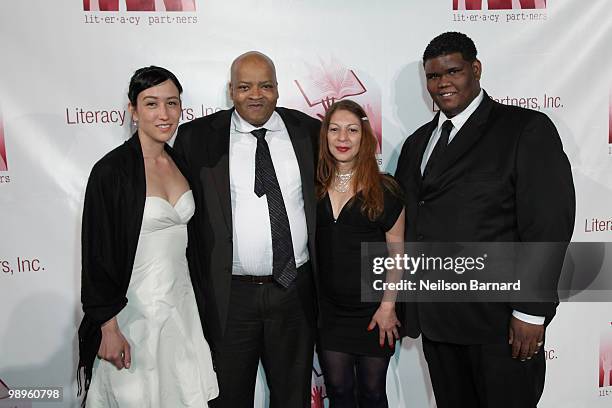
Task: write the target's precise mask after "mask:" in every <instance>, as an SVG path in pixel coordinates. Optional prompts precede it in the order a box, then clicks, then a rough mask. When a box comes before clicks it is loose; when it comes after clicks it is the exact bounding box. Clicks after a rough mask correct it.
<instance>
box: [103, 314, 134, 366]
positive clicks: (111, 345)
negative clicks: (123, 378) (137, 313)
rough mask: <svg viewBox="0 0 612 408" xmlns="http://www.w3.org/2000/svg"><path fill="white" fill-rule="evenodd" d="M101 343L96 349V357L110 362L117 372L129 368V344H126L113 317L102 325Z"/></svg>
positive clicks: (130, 359) (130, 360)
mask: <svg viewBox="0 0 612 408" xmlns="http://www.w3.org/2000/svg"><path fill="white" fill-rule="evenodd" d="M101 330H102V342H100V348H99V349H98V357H100V358H101V359H103V360H106V361H109V362H111V363H112V364H113V365H114V366H115V367H117V369H118V370H121V369H122V368H130V364H131V363H132V356H131V354H130V344H129V343H128V342H127V340H126V339H125V337H123V334H122V333H121V330H119V325H117V318H116V317H113V318H112V319H110V320H109V321H108V322H106V323H104V324H103V325H102V328H101Z"/></svg>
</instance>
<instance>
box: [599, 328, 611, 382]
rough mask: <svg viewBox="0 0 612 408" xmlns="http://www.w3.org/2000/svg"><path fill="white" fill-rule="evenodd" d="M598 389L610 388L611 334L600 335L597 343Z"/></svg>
mask: <svg viewBox="0 0 612 408" xmlns="http://www.w3.org/2000/svg"><path fill="white" fill-rule="evenodd" d="M599 387H602V388H603V387H612V332H610V331H609V330H608V331H607V332H606V333H602V335H601V342H600V343H599Z"/></svg>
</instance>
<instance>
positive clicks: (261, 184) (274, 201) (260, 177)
mask: <svg viewBox="0 0 612 408" xmlns="http://www.w3.org/2000/svg"><path fill="white" fill-rule="evenodd" d="M251 133H252V134H253V136H255V137H256V138H257V150H256V151H255V189H254V191H255V194H257V197H261V196H262V195H264V194H265V195H266V199H267V200H268V213H269V215H270V229H271V230H272V274H273V275H274V280H275V281H277V282H278V283H280V284H281V285H282V286H284V287H285V288H287V287H289V285H291V282H293V280H294V279H295V277H296V276H297V270H296V267H295V257H294V256H293V241H292V239H291V229H290V228H289V217H287V210H286V209H285V202H284V201H283V195H282V193H281V189H280V185H279V184H278V179H277V178H276V172H275V171H274V164H273V163H272V157H271V156H270V148H269V147H268V142H266V139H265V137H266V129H263V128H262V129H256V130H253V131H252V132H251Z"/></svg>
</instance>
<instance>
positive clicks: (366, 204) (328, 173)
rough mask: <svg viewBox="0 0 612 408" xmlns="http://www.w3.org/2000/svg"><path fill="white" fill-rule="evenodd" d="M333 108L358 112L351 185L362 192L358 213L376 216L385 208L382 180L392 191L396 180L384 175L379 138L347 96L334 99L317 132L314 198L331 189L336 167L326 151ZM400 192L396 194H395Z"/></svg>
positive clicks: (331, 156) (369, 216)
mask: <svg viewBox="0 0 612 408" xmlns="http://www.w3.org/2000/svg"><path fill="white" fill-rule="evenodd" d="M336 111H347V112H350V113H352V114H353V115H355V116H357V117H358V118H359V119H360V121H361V144H360V145H359V152H358V153H357V156H356V157H355V165H354V166H353V178H352V180H353V189H354V191H355V194H357V193H359V194H361V198H362V205H361V213H362V214H364V215H365V216H367V217H368V219H370V220H371V221H374V220H375V219H376V218H378V217H379V216H380V215H381V214H382V212H383V209H384V193H383V187H382V183H384V184H385V186H387V187H388V188H389V189H390V190H391V191H392V192H394V193H398V191H399V187H398V186H397V183H395V181H394V180H393V179H392V178H390V177H384V176H383V175H382V174H381V173H380V171H379V169H378V163H377V161H376V148H377V146H378V140H377V139H376V135H375V134H374V131H373V130H372V126H371V125H370V122H369V120H368V117H367V115H366V113H365V111H364V110H363V108H362V107H361V106H360V105H359V104H358V103H356V102H354V101H351V100H350V99H344V100H341V101H338V102H336V103H334V104H333V105H332V106H331V107H330V108H329V109H328V110H327V112H326V113H325V117H324V118H323V123H322V125H321V132H320V136H319V161H318V165H317V198H318V199H319V200H321V199H322V198H323V197H325V194H326V193H327V191H328V190H329V189H330V187H331V185H332V183H333V181H334V177H335V175H336V171H337V165H336V159H335V158H334V156H333V155H332V154H331V152H330V151H329V145H328V141H327V131H328V129H329V122H330V121H331V117H332V115H333V114H334V113H335V112H336ZM398 195H399V194H398Z"/></svg>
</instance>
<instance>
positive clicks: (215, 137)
mask: <svg viewBox="0 0 612 408" xmlns="http://www.w3.org/2000/svg"><path fill="white" fill-rule="evenodd" d="M233 111H234V109H233V108H232V109H230V110H228V111H226V114H224V115H220V116H219V117H218V118H216V119H215V120H214V121H213V122H212V127H213V129H214V132H213V134H211V135H207V136H205V137H209V138H210V140H208V142H207V145H208V147H209V148H208V149H207V152H208V163H211V164H212V163H215V162H216V163H215V164H214V166H212V167H211V172H210V174H211V178H212V182H213V183H214V186H215V190H216V192H217V198H218V199H219V204H220V207H221V211H222V213H223V218H224V220H225V225H226V226H227V230H228V231H229V232H230V233H231V231H232V201H231V195H230V177H229V142H230V123H231V117H232V112H233ZM217 158H218V159H217Z"/></svg>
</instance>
